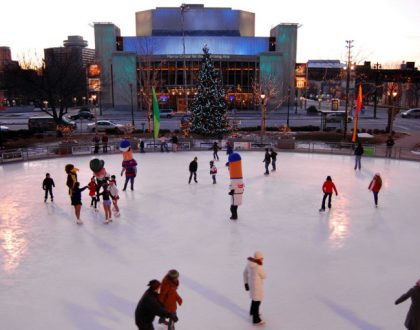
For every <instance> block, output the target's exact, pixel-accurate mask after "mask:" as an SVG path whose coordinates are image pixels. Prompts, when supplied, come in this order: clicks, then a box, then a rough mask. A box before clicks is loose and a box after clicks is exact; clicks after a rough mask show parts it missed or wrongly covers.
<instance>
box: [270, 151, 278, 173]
mask: <svg viewBox="0 0 420 330" xmlns="http://www.w3.org/2000/svg"><path fill="white" fill-rule="evenodd" d="M270 157H271V171H272V172H275V171H276V161H277V152H275V151H274V150H273V148H271V149H270Z"/></svg>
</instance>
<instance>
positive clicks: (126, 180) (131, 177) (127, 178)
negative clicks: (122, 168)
mask: <svg viewBox="0 0 420 330" xmlns="http://www.w3.org/2000/svg"><path fill="white" fill-rule="evenodd" d="M128 181H130V184H131V190H134V176H126V177H125V183H124V188H123V190H126V189H127V184H128Z"/></svg>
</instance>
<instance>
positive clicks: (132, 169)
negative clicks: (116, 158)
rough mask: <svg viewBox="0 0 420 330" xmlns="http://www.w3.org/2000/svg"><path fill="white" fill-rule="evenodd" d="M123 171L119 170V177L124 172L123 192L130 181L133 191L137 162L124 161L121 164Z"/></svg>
mask: <svg viewBox="0 0 420 330" xmlns="http://www.w3.org/2000/svg"><path fill="white" fill-rule="evenodd" d="M122 167H123V169H122V170H121V176H122V175H123V173H124V172H125V183H124V188H123V191H125V190H126V189H127V184H128V182H129V181H130V185H131V190H134V179H135V178H136V176H137V162H136V160H135V159H134V158H133V159H130V160H124V161H123V162H122Z"/></svg>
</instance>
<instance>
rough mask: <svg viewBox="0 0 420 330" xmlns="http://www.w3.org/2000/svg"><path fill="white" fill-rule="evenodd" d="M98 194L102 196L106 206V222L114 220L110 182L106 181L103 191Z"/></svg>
mask: <svg viewBox="0 0 420 330" xmlns="http://www.w3.org/2000/svg"><path fill="white" fill-rule="evenodd" d="M98 196H102V204H103V206H104V211H105V221H104V223H105V224H108V223H110V222H112V213H111V204H112V202H111V193H110V191H109V185H108V183H104V184H103V185H102V192H101V193H99V194H98Z"/></svg>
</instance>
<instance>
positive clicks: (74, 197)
mask: <svg viewBox="0 0 420 330" xmlns="http://www.w3.org/2000/svg"><path fill="white" fill-rule="evenodd" d="M86 188H87V186H84V187H83V188H80V183H79V182H76V183H75V184H74V187H73V189H72V191H71V205H73V206H74V212H75V214H76V223H77V224H78V225H81V224H83V221H82V220H80V209H81V208H82V191H83V190H85V189H86Z"/></svg>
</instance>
